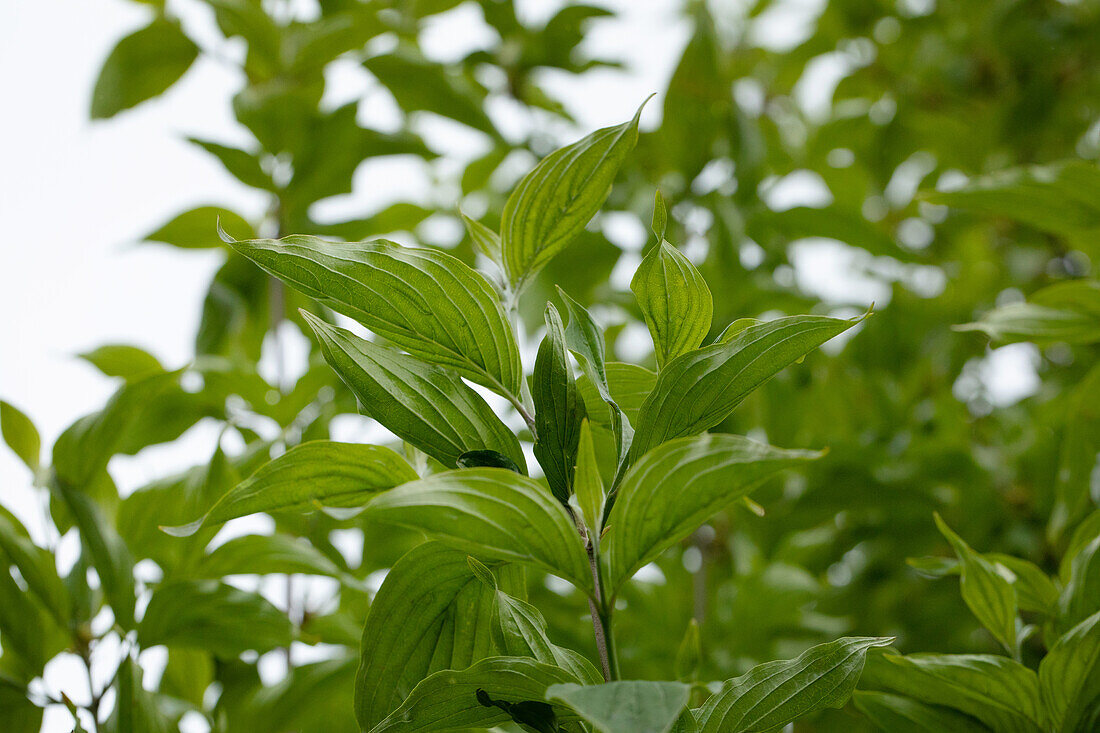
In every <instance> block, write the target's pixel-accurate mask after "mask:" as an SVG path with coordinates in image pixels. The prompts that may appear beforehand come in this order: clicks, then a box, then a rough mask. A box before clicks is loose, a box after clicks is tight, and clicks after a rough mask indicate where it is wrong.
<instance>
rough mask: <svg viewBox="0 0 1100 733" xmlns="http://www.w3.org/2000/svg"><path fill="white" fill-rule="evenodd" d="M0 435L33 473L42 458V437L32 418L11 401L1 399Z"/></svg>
mask: <svg viewBox="0 0 1100 733" xmlns="http://www.w3.org/2000/svg"><path fill="white" fill-rule="evenodd" d="M0 435H3V436H4V442H5V443H7V444H8V447H9V448H11V449H12V451H13V452H14V453H15V455H17V456H18V457H19V460H21V461H23V463H24V464H26V466H27V468H29V469H30V470H31V472H32V473H35V472H37V471H38V467H39V464H40V462H41V459H42V438H41V437H39V435H38V428H36V427H35V426H34V423H33V422H31V419H30V418H29V417H27V416H26V415H25V414H23V412H22V411H21V410H19V408H17V407H16V406H15V405H13V404H11V403H10V402H4V401H3V400H0Z"/></svg>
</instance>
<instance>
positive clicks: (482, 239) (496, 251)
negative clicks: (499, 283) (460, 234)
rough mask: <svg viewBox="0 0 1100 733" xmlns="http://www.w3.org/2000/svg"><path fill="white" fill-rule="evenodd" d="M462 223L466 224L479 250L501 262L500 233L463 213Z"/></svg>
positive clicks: (491, 258)
mask: <svg viewBox="0 0 1100 733" xmlns="http://www.w3.org/2000/svg"><path fill="white" fill-rule="evenodd" d="M459 215H460V216H461V217H462V223H463V224H465V225H466V233H467V234H469V235H470V239H471V240H472V241H473V243H474V247H476V248H477V251H478V252H480V253H481V254H483V255H485V256H486V257H488V258H489V260H490V261H492V262H496V263H498V264H499V263H500V235H499V234H497V233H496V232H494V231H493V230H492V229H490V228H489V227H487V226H485V225H484V224H482V223H481V222H480V221H477V220H476V219H471V218H470V217H468V216H466V215H465V214H463V213H462V212H461V211H460V212H459Z"/></svg>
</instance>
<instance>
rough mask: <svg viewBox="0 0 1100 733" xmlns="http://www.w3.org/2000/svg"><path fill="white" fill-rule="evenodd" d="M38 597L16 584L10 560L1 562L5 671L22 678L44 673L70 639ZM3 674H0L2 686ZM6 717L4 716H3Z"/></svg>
mask: <svg viewBox="0 0 1100 733" xmlns="http://www.w3.org/2000/svg"><path fill="white" fill-rule="evenodd" d="M66 632H67V629H63V628H62V627H60V626H58V625H56V624H55V623H54V622H53V621H52V620H51V618H50V617H49V616H48V615H47V614H46V612H45V610H44V609H43V608H42V607H41V606H40V605H39V604H38V603H37V602H36V601H35V599H34V598H33V597H32V596H30V595H28V594H27V593H25V592H24V591H23V589H22V588H20V587H19V585H18V584H16V582H15V579H14V578H13V577H12V575H11V573H10V572H9V569H8V564H7V563H6V562H4V563H0V637H2V638H3V642H4V646H3V652H4V654H3V657H2V659H3V671H4V673H5V674H12V675H15V676H17V677H18V679H19V680H26V681H29V680H31V679H32V678H34V677H39V676H41V675H42V671H43V667H45V665H46V664H47V663H48V662H49V661H50V659H51V658H53V657H54V656H55V655H56V654H58V653H60V652H62V651H63V650H64V649H65V648H66V646H67V645H68V643H69V641H70V637H69V634H68V633H66ZM2 681H3V677H0V685H2ZM0 720H2V719H0Z"/></svg>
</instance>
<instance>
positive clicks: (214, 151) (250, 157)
mask: <svg viewBox="0 0 1100 733" xmlns="http://www.w3.org/2000/svg"><path fill="white" fill-rule="evenodd" d="M187 140H188V141H189V142H191V143H194V144H195V145H198V146H199V147H200V148H202V149H203V150H205V151H206V152H208V153H210V154H211V155H213V156H214V157H215V158H217V159H218V161H219V162H220V163H221V164H222V165H223V166H225V169H226V170H227V171H229V173H230V174H231V175H232V176H233V177H234V178H236V179H237V180H238V181H240V182H241V183H243V184H245V185H246V186H252V187H253V188H259V189H263V190H264V191H272V192H274V191H277V190H278V189H279V187H278V186H277V185H275V181H274V180H273V179H272V178H271V176H270V175H268V173H267V171H265V170H264V169H263V166H262V165H261V164H260V153H258V152H248V151H247V150H241V149H240V148H234V147H232V146H229V145H222V144H221V143H216V142H213V141H211V140H200V139H198V138H194V137H190V138H187Z"/></svg>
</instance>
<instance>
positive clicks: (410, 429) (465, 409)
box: [303, 313, 527, 471]
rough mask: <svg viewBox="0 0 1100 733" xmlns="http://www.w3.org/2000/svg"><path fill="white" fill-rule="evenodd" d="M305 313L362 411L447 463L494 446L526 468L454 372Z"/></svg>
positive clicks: (508, 434)
mask: <svg viewBox="0 0 1100 733" xmlns="http://www.w3.org/2000/svg"><path fill="white" fill-rule="evenodd" d="M303 315H304V317H305V319H306V321H307V322H309V324H310V325H311V326H312V327H313V330H314V332H315V333H316V334H317V338H318V340H319V341H320V342H321V350H322V351H323V352H324V354H325V360H326V361H328V363H329V365H331V366H332V368H333V369H335V370H336V373H337V374H339V375H340V378H341V379H342V380H344V382H345V383H346V384H347V385H348V386H349V387H350V388H351V391H352V392H354V393H355V396H356V397H358V398H359V404H360V408H361V409H362V411H363V414H365V415H367V416H368V417H372V418H374V419H375V420H377V421H378V422H380V423H381V424H382V425H383V426H384V427H386V428H387V429H389V430H390V431H392V432H393V433H394V434H396V435H397V436H398V437H399V438H401V439H402V440H406V441H408V442H409V443H411V444H412V445H414V446H416V447H417V448H419V449H420V450H422V451H424V452H425V453H427V454H428V455H429V456H431V457H432V458H435V459H436V460H437V461H439V462H440V463H442V464H443V465H445V466H454V465H456V463H455V462H456V461H457V460H458V457H459V456H461V455H462V454H463V453H469V452H470V451H477V450H495V451H496V452H498V453H501V454H502V455H505V456H508V457H509V458H511V459H512V461H514V462H515V464H516V465H517V466H519V467H520V468H521V469H523V470H525V471H526V466H527V463H526V461H525V460H524V458H523V451H522V450H521V449H520V446H519V440H518V439H517V438H516V436H515V435H514V434H513V433H512V431H510V430H509V429H508V428H507V426H505V425H504V423H502V422H501V421H500V418H498V417H497V416H496V415H495V414H494V413H493V411H492V409H491V408H490V407H489V405H488V404H487V403H486V402H485V400H484V399H483V398H482V397H481V395H479V394H478V393H477V392H475V391H474V390H473V389H471V388H470V387H469V386H468V385H467V384H466V383H465V382H463V381H462V380H461V379H460V378H459V377H458V376H457V375H456V374H454V373H452V372H450V371H448V370H446V369H443V368H441V367H438V366H435V365H429V364H424V363H422V362H420V361H418V360H417V359H414V358H413V357H411V356H406V355H405V354H401V353H398V352H396V351H394V350H392V349H387V348H384V347H382V346H379V345H377V344H374V343H371V342H370V341H364V340H363V339H361V338H359V337H357V336H355V335H353V334H352V333H350V332H349V331H345V330H344V329H342V328H336V327H335V326H330V325H329V324H327V323H325V322H324V321H322V320H320V319H319V318H317V317H315V316H313V315H311V314H308V313H305V314H303Z"/></svg>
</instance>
